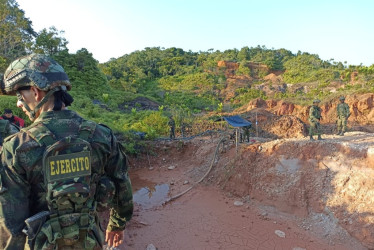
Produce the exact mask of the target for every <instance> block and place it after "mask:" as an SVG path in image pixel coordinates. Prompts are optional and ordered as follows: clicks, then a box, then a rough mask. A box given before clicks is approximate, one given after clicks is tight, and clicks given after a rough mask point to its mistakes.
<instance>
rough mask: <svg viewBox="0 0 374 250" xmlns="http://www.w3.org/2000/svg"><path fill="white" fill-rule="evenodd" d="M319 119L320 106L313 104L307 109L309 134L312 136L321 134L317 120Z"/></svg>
mask: <svg viewBox="0 0 374 250" xmlns="http://www.w3.org/2000/svg"><path fill="white" fill-rule="evenodd" d="M320 119H321V108H320V107H318V106H316V105H313V106H312V107H310V109H309V119H308V120H309V124H310V127H309V135H310V136H313V135H314V134H316V135H321V124H320V123H319V120H320Z"/></svg>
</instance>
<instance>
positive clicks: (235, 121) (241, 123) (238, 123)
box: [223, 115, 252, 127]
mask: <svg viewBox="0 0 374 250" xmlns="http://www.w3.org/2000/svg"><path fill="white" fill-rule="evenodd" d="M223 119H225V121H227V122H228V123H229V124H230V125H231V126H233V127H246V126H251V125H252V123H251V122H250V121H247V120H245V119H243V118H241V117H240V116H238V115H234V116H224V117H223Z"/></svg>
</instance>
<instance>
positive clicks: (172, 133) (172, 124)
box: [168, 116, 175, 139]
mask: <svg viewBox="0 0 374 250" xmlns="http://www.w3.org/2000/svg"><path fill="white" fill-rule="evenodd" d="M168 125H169V127H170V139H175V121H174V119H173V116H170V119H169V122H168Z"/></svg>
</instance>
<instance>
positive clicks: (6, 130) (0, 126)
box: [0, 119, 19, 146]
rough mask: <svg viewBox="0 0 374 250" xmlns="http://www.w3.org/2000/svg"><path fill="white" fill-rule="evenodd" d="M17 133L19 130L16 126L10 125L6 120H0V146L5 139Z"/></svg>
mask: <svg viewBox="0 0 374 250" xmlns="http://www.w3.org/2000/svg"><path fill="white" fill-rule="evenodd" d="M18 131H19V128H18V127H17V126H16V125H14V124H12V123H10V122H9V121H8V120H1V119H0V136H1V138H0V146H2V145H3V140H4V139H5V138H6V137H8V136H10V135H12V134H15V133H17V132H18Z"/></svg>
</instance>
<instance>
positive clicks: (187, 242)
mask: <svg viewBox="0 0 374 250" xmlns="http://www.w3.org/2000/svg"><path fill="white" fill-rule="evenodd" d="M130 176H131V178H132V183H133V187H134V201H135V213H134V217H133V219H132V221H131V222H130V223H129V225H128V228H127V229H126V235H125V244H124V245H123V246H121V248H120V249H128V250H131V249H136V250H140V249H146V248H147V246H148V245H149V244H153V245H154V246H155V247H157V249H181V250H183V249H199V250H200V249H264V250H265V249H266V250H268V249H291V250H302V249H308V250H312V249H316V250H317V249H318V250H321V249H336V250H338V249H339V250H345V249H365V248H357V245H355V246H354V247H355V248H352V247H353V246H352V245H349V244H348V245H347V244H346V242H331V241H330V242H329V241H328V240H327V239H328V237H323V236H318V235H314V234H313V233H311V232H310V231H307V230H304V229H302V228H300V227H299V226H298V225H297V223H296V221H292V220H290V219H289V218H287V217H285V216H282V214H279V213H277V212H274V213H273V212H271V209H266V208H264V207H262V206H259V205H258V204H256V203H255V201H248V202H244V204H242V205H241V204H236V205H235V202H236V201H239V199H235V198H234V197H228V196H227V195H225V194H224V193H223V192H222V191H220V190H219V189H218V188H216V187H213V186H205V185H204V184H201V185H198V186H196V187H195V188H193V189H192V190H191V191H190V192H188V193H187V194H185V195H184V196H182V197H180V198H179V199H177V200H176V201H174V202H171V203H169V204H166V205H165V206H162V205H161V204H162V202H163V201H165V200H166V198H167V196H168V195H170V193H173V195H175V194H176V192H175V191H176V190H178V191H177V192H179V190H183V189H186V188H187V187H188V186H189V184H187V185H183V184H182V185H180V186H178V187H176V186H175V185H171V186H170V185H169V184H170V182H171V180H175V179H177V178H178V176H179V178H180V172H178V171H177V170H167V169H152V170H149V169H146V168H142V169H136V170H132V171H131V172H130Z"/></svg>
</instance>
